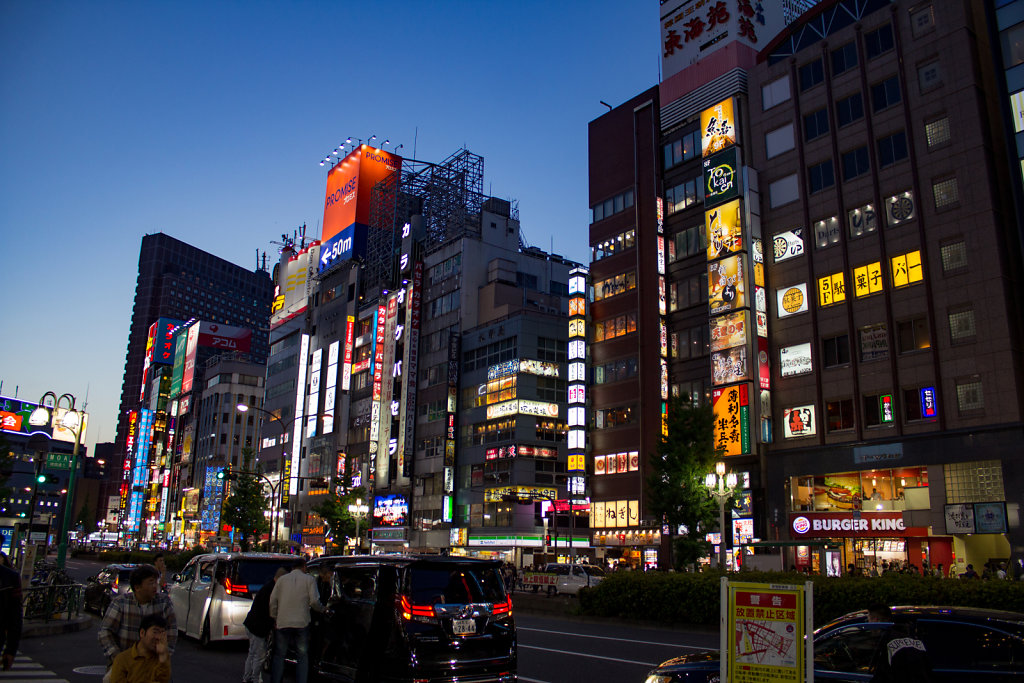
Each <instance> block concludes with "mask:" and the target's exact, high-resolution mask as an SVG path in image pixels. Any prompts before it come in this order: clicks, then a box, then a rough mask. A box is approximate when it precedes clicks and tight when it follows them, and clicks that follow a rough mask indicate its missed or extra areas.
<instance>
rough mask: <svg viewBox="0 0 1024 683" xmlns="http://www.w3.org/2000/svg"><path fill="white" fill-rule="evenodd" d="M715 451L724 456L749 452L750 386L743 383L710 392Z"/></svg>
mask: <svg viewBox="0 0 1024 683" xmlns="http://www.w3.org/2000/svg"><path fill="white" fill-rule="evenodd" d="M711 409H712V412H713V414H714V417H715V449H716V450H720V451H721V452H722V455H724V456H732V455H743V454H745V453H749V452H750V385H749V384H747V383H746V382H744V383H743V384H736V385H733V386H730V387H720V388H718V389H714V390H712V392H711Z"/></svg>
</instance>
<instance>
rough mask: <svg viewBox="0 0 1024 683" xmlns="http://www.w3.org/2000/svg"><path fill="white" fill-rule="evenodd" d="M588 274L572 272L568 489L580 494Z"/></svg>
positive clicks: (582, 270) (583, 461) (583, 457)
mask: <svg viewBox="0 0 1024 683" xmlns="http://www.w3.org/2000/svg"><path fill="white" fill-rule="evenodd" d="M587 274H588V271H587V269H586V268H573V269H572V270H571V271H569V342H568V344H569V348H568V353H567V355H568V357H569V358H570V360H569V381H568V396H567V401H566V403H567V405H568V419H567V422H568V428H569V434H568V442H569V448H568V455H569V459H568V462H569V482H568V483H569V486H568V488H569V493H570V494H571V495H578V496H582V495H585V494H586V479H585V475H586V466H587V463H586V450H587V431H586V430H587V403H586V381H587V345H586V343H587V335H586V316H587V297H586V293H587ZM577 342H578V344H577ZM574 350H575V353H574ZM574 355H575V356H576V357H573V356H574Z"/></svg>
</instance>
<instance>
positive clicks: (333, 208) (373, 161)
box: [321, 145, 402, 243]
mask: <svg viewBox="0 0 1024 683" xmlns="http://www.w3.org/2000/svg"><path fill="white" fill-rule="evenodd" d="M401 166H402V157H400V156H397V155H395V154H390V153H388V152H385V151H383V150H379V149H375V148H373V147H370V146H369V145H362V146H360V147H359V148H358V149H355V150H353V151H352V153H351V154H349V155H348V156H347V157H345V159H344V160H342V162H341V163H339V164H338V165H337V166H335V167H334V168H332V169H331V171H330V173H328V174H327V194H326V195H325V197H324V229H323V236H322V237H321V241H322V242H325V243H326V242H327V240H329V239H331V238H332V237H334V236H335V235H337V234H338V233H340V232H341V231H342V230H344V229H345V228H347V227H349V226H350V225H352V224H353V223H361V224H363V225H368V224H369V222H370V192H371V191H372V190H373V186H374V185H376V184H377V183H378V182H380V181H381V180H383V179H384V178H386V177H387V176H388V174H390V173H393V172H395V171H398V170H399V169H400V168H401Z"/></svg>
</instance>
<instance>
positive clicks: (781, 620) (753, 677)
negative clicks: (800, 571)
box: [719, 577, 814, 683]
mask: <svg viewBox="0 0 1024 683" xmlns="http://www.w3.org/2000/svg"><path fill="white" fill-rule="evenodd" d="M812 589H813V584H811V583H810V582H808V583H806V584H803V585H802V586H799V585H798V586H794V585H789V584H782V585H779V584H767V583H738V582H732V581H729V579H728V577H722V588H721V592H722V610H723V612H724V613H723V614H722V629H721V632H720V635H719V638H720V645H721V651H722V652H723V653H725V656H724V657H722V659H721V670H720V674H721V680H723V681H730V682H731V683H768V682H772V683H774V682H776V681H778V682H785V683H803V682H804V681H809V680H813V666H814V639H813V638H812V637H811V632H812V621H811V613H812V606H813V604H814V603H813V593H812Z"/></svg>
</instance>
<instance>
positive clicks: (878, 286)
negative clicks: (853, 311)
mask: <svg viewBox="0 0 1024 683" xmlns="http://www.w3.org/2000/svg"><path fill="white" fill-rule="evenodd" d="M882 289H883V286H882V263H881V262H880V261H876V262H874V263H869V264H867V265H866V266H860V267H859V268H854V269H853V293H854V295H855V296H857V297H858V298H860V297H862V296H869V295H871V294H877V293H878V292H881V291H882Z"/></svg>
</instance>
